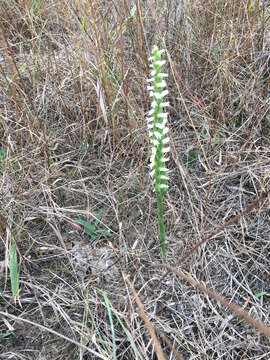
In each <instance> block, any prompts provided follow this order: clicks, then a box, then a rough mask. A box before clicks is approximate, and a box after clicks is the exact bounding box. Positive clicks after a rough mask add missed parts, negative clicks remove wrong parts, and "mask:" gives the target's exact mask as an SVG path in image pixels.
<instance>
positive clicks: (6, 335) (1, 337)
mask: <svg viewBox="0 0 270 360" xmlns="http://www.w3.org/2000/svg"><path fill="white" fill-rule="evenodd" d="M10 335H11V333H3V334H0V339H4V338H6V337H8V336H10Z"/></svg>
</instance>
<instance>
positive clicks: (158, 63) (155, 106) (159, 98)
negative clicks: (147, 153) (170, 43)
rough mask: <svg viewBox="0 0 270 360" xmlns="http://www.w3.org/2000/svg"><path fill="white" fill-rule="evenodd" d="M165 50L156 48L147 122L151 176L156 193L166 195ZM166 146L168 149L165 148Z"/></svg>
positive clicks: (153, 57)
mask: <svg viewBox="0 0 270 360" xmlns="http://www.w3.org/2000/svg"><path fill="white" fill-rule="evenodd" d="M164 51H165V50H159V49H158V48H157V46H154V48H153V50H152V56H151V57H149V61H151V64H150V67H151V69H152V70H151V79H149V80H148V82H149V83H151V85H149V86H148V90H149V91H150V96H151V97H152V104H151V110H150V111H149V112H148V117H147V122H148V126H147V127H148V129H151V131H150V133H149V135H150V136H151V145H152V155H151V157H150V168H151V170H152V171H151V174H153V177H154V182H155V189H156V192H159V193H161V194H162V195H164V194H165V193H166V191H167V190H168V170H167V168H166V166H165V162H166V161H168V158H167V157H164V154H165V153H166V154H167V153H168V152H169V150H170V148H169V146H168V145H167V144H168V143H169V137H168V135H167V134H168V132H169V129H168V127H167V118H168V113H167V112H165V111H164V107H167V106H169V103H168V102H164V97H165V96H166V95H168V90H167V89H166V86H167V83H166V81H165V80H164V78H165V77H167V76H168V75H167V74H165V73H163V72H162V66H163V65H164V64H165V63H166V61H165V60H162V58H161V54H162V53H164ZM164 145H166V147H165V146H164Z"/></svg>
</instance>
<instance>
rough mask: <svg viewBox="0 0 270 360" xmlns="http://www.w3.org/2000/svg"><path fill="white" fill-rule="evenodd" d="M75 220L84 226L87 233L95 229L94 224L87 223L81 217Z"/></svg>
mask: <svg viewBox="0 0 270 360" xmlns="http://www.w3.org/2000/svg"><path fill="white" fill-rule="evenodd" d="M75 221H76V222H78V223H79V224H81V225H83V226H84V229H85V231H87V232H88V234H90V235H91V234H92V233H93V232H94V231H96V226H94V225H92V224H89V223H88V222H86V221H84V220H81V219H75Z"/></svg>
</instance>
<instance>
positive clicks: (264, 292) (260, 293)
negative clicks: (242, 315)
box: [255, 291, 267, 298]
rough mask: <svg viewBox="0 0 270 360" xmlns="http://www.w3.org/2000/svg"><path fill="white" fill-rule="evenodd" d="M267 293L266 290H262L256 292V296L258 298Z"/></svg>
mask: <svg viewBox="0 0 270 360" xmlns="http://www.w3.org/2000/svg"><path fill="white" fill-rule="evenodd" d="M266 294H267V292H266V291H261V292H259V293H257V294H255V296H256V298H260V297H262V296H264V295H266Z"/></svg>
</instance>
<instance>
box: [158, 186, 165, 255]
mask: <svg viewBox="0 0 270 360" xmlns="http://www.w3.org/2000/svg"><path fill="white" fill-rule="evenodd" d="M157 205H158V226H159V239H160V247H161V255H162V256H163V257H166V249H165V226H164V222H163V195H162V193H161V192H159V191H158V192H157Z"/></svg>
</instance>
